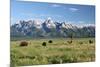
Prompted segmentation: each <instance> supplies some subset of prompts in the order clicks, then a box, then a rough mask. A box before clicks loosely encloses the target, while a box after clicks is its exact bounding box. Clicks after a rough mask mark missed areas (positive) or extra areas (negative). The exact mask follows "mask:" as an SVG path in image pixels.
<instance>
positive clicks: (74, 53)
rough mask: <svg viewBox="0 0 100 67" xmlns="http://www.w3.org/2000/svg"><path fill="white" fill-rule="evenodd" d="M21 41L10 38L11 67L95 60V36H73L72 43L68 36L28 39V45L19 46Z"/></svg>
mask: <svg viewBox="0 0 100 67" xmlns="http://www.w3.org/2000/svg"><path fill="white" fill-rule="evenodd" d="M49 40H52V43H48V41H49ZM89 40H92V41H93V43H89ZM21 41H22V40H11V47H10V48H11V50H10V52H11V53H10V54H11V66H12V67H14V66H27V65H40V64H62V63H77V62H92V61H95V38H73V40H72V43H69V42H68V41H70V39H69V38H54V39H28V40H26V41H27V42H28V46H23V47H21V46H19V45H20V42H21ZM43 42H46V46H42V43H43Z"/></svg>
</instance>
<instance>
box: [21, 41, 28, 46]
mask: <svg viewBox="0 0 100 67" xmlns="http://www.w3.org/2000/svg"><path fill="white" fill-rule="evenodd" d="M20 46H28V42H26V41H22V42H21V43H20Z"/></svg>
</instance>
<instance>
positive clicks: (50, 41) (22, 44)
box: [19, 40, 93, 47]
mask: <svg viewBox="0 0 100 67" xmlns="http://www.w3.org/2000/svg"><path fill="white" fill-rule="evenodd" d="M72 42H73V41H67V43H68V44H71V43H72ZM48 43H53V41H52V40H49V41H48ZM88 43H89V44H92V43H93V40H89V41H88ZM79 44H83V42H79ZM28 45H29V42H27V41H21V42H20V45H19V46H20V47H24V46H28ZM42 46H44V47H46V46H47V42H43V43H42Z"/></svg>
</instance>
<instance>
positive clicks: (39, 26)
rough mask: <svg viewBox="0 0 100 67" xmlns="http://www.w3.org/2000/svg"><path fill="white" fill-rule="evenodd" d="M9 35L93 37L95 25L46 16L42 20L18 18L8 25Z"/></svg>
mask: <svg viewBox="0 0 100 67" xmlns="http://www.w3.org/2000/svg"><path fill="white" fill-rule="evenodd" d="M10 30H11V32H10V33H11V37H25V36H29V37H33V38H34V37H70V36H73V37H95V26H93V25H87V26H77V25H74V24H69V23H67V22H56V21H53V20H52V19H51V18H47V19H46V20H45V21H44V22H41V21H40V20H38V19H35V20H27V21H25V20H20V21H19V23H15V24H13V25H11V26H10Z"/></svg>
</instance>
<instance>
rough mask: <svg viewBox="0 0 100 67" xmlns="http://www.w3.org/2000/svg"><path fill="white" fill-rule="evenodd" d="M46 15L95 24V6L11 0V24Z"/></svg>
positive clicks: (42, 17)
mask: <svg viewBox="0 0 100 67" xmlns="http://www.w3.org/2000/svg"><path fill="white" fill-rule="evenodd" d="M48 17H50V18H52V20H53V21H58V22H64V21H66V22H68V23H72V24H95V6H93V5H92V6H90V5H74V4H58V3H43V2H42V3H39V2H24V1H16V0H11V24H14V23H16V22H18V21H19V20H27V19H33V20H34V19H40V20H41V21H44V20H46V19H47V18H48Z"/></svg>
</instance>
